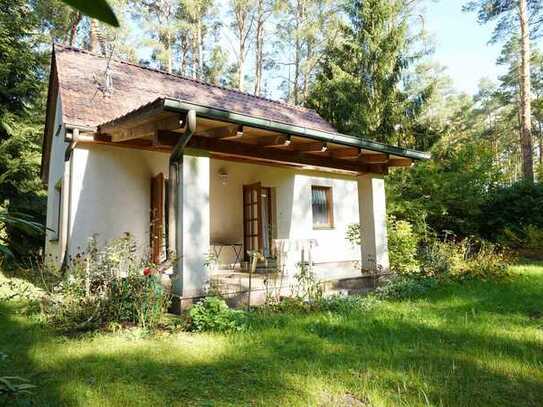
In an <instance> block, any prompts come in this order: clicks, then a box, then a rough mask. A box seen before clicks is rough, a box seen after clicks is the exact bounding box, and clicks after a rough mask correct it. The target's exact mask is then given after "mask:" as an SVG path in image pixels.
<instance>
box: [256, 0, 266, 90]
mask: <svg viewBox="0 0 543 407" xmlns="http://www.w3.org/2000/svg"><path fill="white" fill-rule="evenodd" d="M255 37H256V38H255V42H256V44H255V95H256V96H260V92H261V88H262V63H263V53H264V50H263V48H264V38H263V37H264V0H258V9H257V17H256V33H255Z"/></svg>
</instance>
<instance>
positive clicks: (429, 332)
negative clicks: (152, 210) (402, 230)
mask: <svg viewBox="0 0 543 407" xmlns="http://www.w3.org/2000/svg"><path fill="white" fill-rule="evenodd" d="M513 270H514V277H513V278H511V279H510V280H508V281H504V282H498V283H491V282H470V283H466V284H465V285H450V286H445V287H439V288H438V289H436V290H434V291H433V292H432V293H430V295H429V296H428V297H427V298H421V299H415V300H410V301H383V302H381V303H379V304H377V305H376V306H375V307H373V308H372V309H371V310H369V311H368V312H366V313H364V314H353V315H339V314H334V313H315V314H307V315H301V314H300V315H291V314H287V315H263V316H259V317H258V318H257V321H256V322H257V323H256V325H255V326H254V327H253V328H252V329H251V330H249V331H248V332H243V333H236V334H232V335H220V334H189V333H179V334H171V335H168V334H162V335H156V336H142V335H141V332H139V333H138V331H123V332H121V333H110V334H95V335H92V336H81V337H75V338H67V337H63V336H61V335H59V334H57V333H54V332H52V331H50V330H49V329H48V328H47V327H44V326H42V325H41V324H40V323H39V321H38V320H36V319H35V318H34V319H33V318H29V317H28V316H25V315H22V314H18V313H17V310H19V309H20V308H18V307H17V306H15V305H13V304H11V305H9V306H8V305H7V304H1V305H0V307H1V311H2V312H1V315H0V343H1V344H2V352H5V353H6V354H8V358H9V363H7V364H6V363H4V364H1V365H0V368H1V369H2V373H4V371H5V372H6V374H7V373H9V374H17V375H21V376H23V377H27V378H29V379H30V380H31V381H32V382H33V383H35V384H37V385H38V386H39V387H38V390H37V394H36V399H37V400H39V403H37V405H44V406H57V405H68V406H102V405H108V406H127V405H130V406H159V405H172V406H191V405H194V406H211V405H213V406H239V405H270V406H275V405H288V406H298V405H299V406H308V405H310V406H318V405H329V404H330V403H331V402H330V400H341V397H344V396H345V395H348V397H351V398H354V399H356V400H359V401H360V402H361V403H366V404H367V405H371V406H419V405H435V406H441V405H444V406H446V405H451V406H470V407H471V406H510V405H523V406H524V405H525V406H532V405H533V406H539V405H542V401H543V365H542V363H543V362H542V361H543V319H542V311H543V298H542V295H541V293H542V292H543V267H541V266H540V265H536V264H529V265H522V266H515V267H514V268H513ZM8 368H9V372H7V369H8ZM323 400H324V401H323ZM327 400H328V401H327ZM338 403H339V402H338ZM338 405H341V404H338Z"/></svg>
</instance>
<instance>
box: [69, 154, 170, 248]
mask: <svg viewBox="0 0 543 407" xmlns="http://www.w3.org/2000/svg"><path fill="white" fill-rule="evenodd" d="M72 160H73V163H72V176H73V178H72V191H71V192H72V193H71V216H70V222H69V224H70V241H69V244H68V251H69V253H70V254H71V255H74V254H75V253H77V252H78V251H80V250H84V249H85V248H86V247H87V244H88V238H89V237H91V236H96V238H97V240H98V242H99V243H102V244H103V243H104V242H107V241H110V240H112V239H116V238H118V237H120V236H122V235H123V234H124V233H130V234H131V235H132V236H133V237H134V239H135V240H136V242H137V243H138V247H139V249H140V252H141V253H144V252H145V251H146V250H148V243H149V226H150V221H149V218H150V212H149V211H150V194H151V192H150V191H151V177H152V176H154V175H156V174H158V173H159V172H162V173H163V174H164V175H165V176H166V175H167V173H168V160H167V155H165V154H162V153H155V152H148V151H140V150H131V149H125V148H118V147H113V148H112V147H107V146H100V145H89V144H82V145H79V146H77V148H76V149H75V150H74V151H73V155H72Z"/></svg>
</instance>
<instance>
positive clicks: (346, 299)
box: [318, 295, 380, 314]
mask: <svg viewBox="0 0 543 407" xmlns="http://www.w3.org/2000/svg"><path fill="white" fill-rule="evenodd" d="M379 302H380V301H379V299H378V298H377V297H375V296H373V295H367V296H361V295H348V296H341V295H333V296H330V297H325V298H322V299H321V300H320V301H319V307H318V308H319V310H320V311H328V312H335V313H338V314H351V313H360V312H367V311H369V310H370V309H372V308H373V307H375V306H376V305H377V304H379Z"/></svg>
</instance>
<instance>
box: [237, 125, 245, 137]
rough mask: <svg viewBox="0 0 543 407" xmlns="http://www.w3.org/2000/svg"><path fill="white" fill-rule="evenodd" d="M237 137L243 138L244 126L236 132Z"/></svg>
mask: <svg viewBox="0 0 543 407" xmlns="http://www.w3.org/2000/svg"><path fill="white" fill-rule="evenodd" d="M236 136H238V137H242V136H243V126H238V131H237V132H236Z"/></svg>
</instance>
